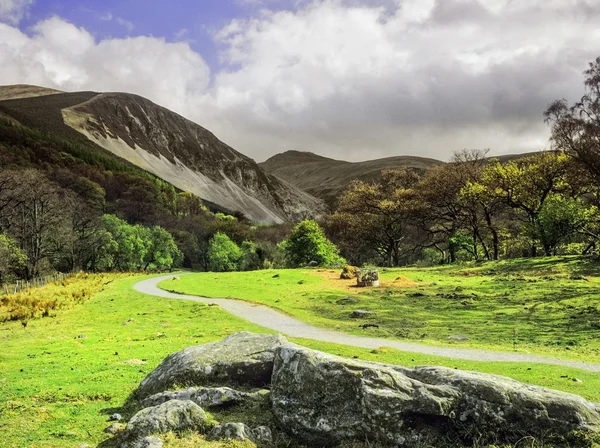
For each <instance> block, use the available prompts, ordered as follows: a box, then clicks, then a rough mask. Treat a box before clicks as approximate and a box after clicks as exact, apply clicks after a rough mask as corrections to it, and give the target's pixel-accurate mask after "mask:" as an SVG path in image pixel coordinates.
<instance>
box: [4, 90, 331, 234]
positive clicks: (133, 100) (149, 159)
mask: <svg viewBox="0 0 600 448" xmlns="http://www.w3.org/2000/svg"><path fill="white" fill-rule="evenodd" d="M16 87H17V86H9V87H5V88H3V90H0V95H2V92H6V93H5V95H6V96H7V97H8V94H9V92H11V91H12V92H13V98H15V97H16V98H20V99H12V100H4V101H0V113H2V114H3V115H5V116H10V117H11V118H13V119H15V120H18V121H20V122H21V123H24V124H26V125H27V126H29V127H32V128H36V129H40V130H42V131H46V132H51V133H53V134H56V135H60V136H61V137H67V138H68V139H75V140H77V139H82V138H85V139H86V141H88V142H93V144H94V146H96V145H97V146H99V147H101V148H103V149H104V150H105V151H108V152H109V153H111V154H113V155H114V156H117V157H119V158H122V159H125V160H127V161H128V162H130V163H131V164H133V165H135V166H137V167H140V168H142V169H144V170H146V171H148V172H150V173H152V174H154V175H156V176H158V177H160V178H162V179H163V180H165V181H167V182H169V183H171V184H172V185H174V186H175V187H177V188H179V189H181V190H183V191H188V192H190V193H194V194H196V195H197V196H199V197H201V198H202V199H204V200H207V201H209V202H212V203H214V204H217V205H218V206H220V207H222V208H223V209H226V210H229V211H240V212H242V213H243V214H244V215H246V216H247V217H248V218H249V219H251V220H252V221H254V222H258V223H279V222H283V221H288V220H289V221H294V220H297V219H300V218H302V217H305V216H316V215H320V214H322V213H324V212H325V210H326V207H325V205H324V203H323V202H322V201H320V200H318V199H316V198H314V197H312V196H310V195H309V194H307V193H305V192H303V191H301V190H299V189H298V188H296V187H294V186H292V185H290V184H288V183H286V182H285V181H283V180H281V179H278V178H276V177H275V176H272V175H269V174H267V173H266V172H265V171H264V170H263V169H262V168H261V167H260V166H258V164H257V163H256V162H254V161H253V160H252V159H250V158H248V157H246V156H244V155H243V154H240V153H239V152H237V151H235V150H234V149H233V148H231V147H229V146H228V145H226V144H225V143H223V142H221V141H220V140H219V139H217V138H216V137H215V136H214V135H213V134H212V133H211V132H209V131H208V130H206V129H204V128H203V127H201V126H199V125H197V124H195V123H193V122H192V121H190V120H187V119H185V118H184V117H182V116H180V115H178V114H176V113H174V112H171V111H170V110H168V109H166V108H163V107H161V106H158V105H156V104H154V103H152V102H151V101H149V100H147V99H145V98H142V97H139V96H136V95H131V94H125V93H96V92H78V93H55V92H48V91H45V93H44V89H41V88H39V89H38V90H36V88H32V87H29V88H27V89H23V88H20V89H18V88H16ZM15 92H16V94H18V96H14V95H15ZM34 93H37V96H34V95H33V94H34ZM49 93H53V94H49ZM27 95H29V96H30V97H29V98H24V96H27ZM40 95H43V96H40Z"/></svg>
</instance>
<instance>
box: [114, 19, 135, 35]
mask: <svg viewBox="0 0 600 448" xmlns="http://www.w3.org/2000/svg"><path fill="white" fill-rule="evenodd" d="M116 20H117V23H118V24H119V25H121V26H122V27H123V28H125V29H126V30H127V31H128V32H129V33H131V32H132V31H133V28H134V27H133V22H130V21H129V20H125V19H123V18H121V17H117V19H116Z"/></svg>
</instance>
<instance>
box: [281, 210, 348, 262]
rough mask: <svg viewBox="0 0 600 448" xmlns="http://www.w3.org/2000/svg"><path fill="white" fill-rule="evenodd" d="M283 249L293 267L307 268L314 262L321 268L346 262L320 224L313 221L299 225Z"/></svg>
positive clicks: (306, 221)
mask: <svg viewBox="0 0 600 448" xmlns="http://www.w3.org/2000/svg"><path fill="white" fill-rule="evenodd" d="M283 247H284V251H285V254H286V259H287V262H288V264H289V265H290V266H291V267H299V266H306V265H308V264H310V263H312V262H315V263H317V265H319V266H331V265H334V264H342V263H345V262H346V261H345V260H344V259H343V258H342V257H341V256H340V254H339V251H338V248H337V247H336V246H335V244H333V243H332V242H331V241H329V240H328V239H327V237H326V236H325V233H324V232H323V229H322V228H321V227H320V226H319V224H317V223H316V222H315V221H312V220H305V221H302V222H301V223H300V224H298V225H297V226H296V227H295V228H294V230H293V232H292V234H291V235H290V237H289V238H288V239H287V240H286V242H285V244H284V245H283Z"/></svg>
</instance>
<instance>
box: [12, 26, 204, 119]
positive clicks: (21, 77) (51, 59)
mask: <svg viewBox="0 0 600 448" xmlns="http://www.w3.org/2000/svg"><path fill="white" fill-rule="evenodd" d="M0 42H3V45H0V66H1V67H2V71H1V72H0V81H1V82H0V83H1V84H16V83H28V84H38V85H42V86H46V87H54V88H58V89H62V90H70V91H77V90H96V91H122V92H131V93H136V94H139V95H142V96H145V97H147V98H150V99H153V100H154V101H158V102H160V103H162V104H163V105H164V106H166V107H170V108H172V109H175V110H179V111H181V112H190V111H189V110H188V109H187V108H186V107H185V104H187V102H188V96H190V95H191V96H195V95H196V93H197V92H205V91H206V89H207V87H208V83H209V80H210V70H209V68H208V66H207V64H206V63H205V62H204V60H203V59H202V57H200V56H199V55H198V54H197V53H195V52H194V51H192V49H191V48H190V46H189V45H188V44H187V43H181V42H180V43H168V42H166V41H165V40H164V39H161V38H154V37H135V38H127V39H106V40H102V41H99V42H96V41H95V39H94V37H93V36H92V35H91V34H90V33H89V32H88V31H86V30H85V29H83V28H78V27H76V26H74V25H72V24H70V23H68V22H66V21H64V20H62V19H60V18H58V17H54V18H51V19H48V20H45V21H42V22H40V23H38V24H37V25H35V26H34V27H33V28H32V34H31V35H27V34H25V33H23V32H21V31H20V30H18V29H17V28H14V27H11V26H8V25H2V24H0ZM182 105H183V107H182Z"/></svg>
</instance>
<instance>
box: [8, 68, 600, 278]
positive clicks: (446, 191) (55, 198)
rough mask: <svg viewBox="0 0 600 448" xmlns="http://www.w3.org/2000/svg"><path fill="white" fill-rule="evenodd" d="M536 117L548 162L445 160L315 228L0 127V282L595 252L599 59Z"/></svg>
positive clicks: (402, 177) (465, 156) (372, 192)
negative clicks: (208, 199)
mask: <svg viewBox="0 0 600 448" xmlns="http://www.w3.org/2000/svg"><path fill="white" fill-rule="evenodd" d="M585 87H586V94H585V95H584V96H583V97H582V98H581V100H580V101H577V102H576V103H575V104H573V105H571V106H569V105H568V103H567V102H566V101H565V100H560V101H556V102H554V103H552V104H551V105H550V106H549V107H548V109H547V111H546V112H545V118H546V121H547V122H548V123H549V124H550V125H551V128H552V139H551V141H552V145H553V148H552V149H551V150H549V151H544V152H539V153H535V154H532V155H528V156H523V157H515V158H513V159H512V160H499V159H490V158H489V157H487V156H488V152H487V151H486V150H479V149H471V150H461V151H457V152H456V153H455V154H454V156H453V159H452V160H451V162H450V163H448V164H444V165H441V166H438V167H435V168H433V169H431V170H429V171H422V170H417V169H402V170H390V171H385V172H383V173H382V176H381V179H380V180H379V181H378V182H373V183H366V182H354V183H352V184H351V185H350V186H349V187H348V188H347V189H346V190H345V192H344V193H343V195H342V197H341V198H340V200H339V203H338V205H337V207H336V209H335V210H334V211H333V212H332V213H331V214H330V215H329V216H326V217H322V219H320V220H319V222H318V223H317V222H315V221H312V220H307V221H303V222H301V223H299V224H297V225H296V226H293V225H292V224H281V225H272V226H265V225H254V224H253V223H251V222H249V221H248V220H247V219H246V218H245V216H244V215H243V213H240V212H231V211H226V210H219V209H218V208H217V207H215V206H214V205H213V204H209V203H205V202H204V201H202V200H201V199H200V198H198V197H196V196H194V195H192V194H190V193H186V192H181V191H178V190H176V189H175V188H174V187H173V186H172V185H170V184H168V183H167V182H164V181H162V180H161V179H158V178H156V177H155V176H152V175H151V174H149V173H146V172H144V171H143V170H140V169H139V168H136V167H133V166H131V165H130V164H128V163H127V162H125V161H122V160H120V159H118V158H117V157H116V156H113V155H112V154H110V153H108V152H103V150H101V149H99V148H94V149H92V150H90V148H89V147H88V146H89V143H86V142H83V141H82V140H81V139H78V138H75V137H73V139H70V137H69V136H68V135H66V134H65V135H62V134H52V133H48V132H42V131H38V130H35V129H31V128H28V127H26V126H23V125H20V124H18V123H15V122H14V121H12V120H9V119H3V118H0V282H2V281H6V280H7V279H9V277H19V278H25V279H28V278H32V277H35V276H39V275H44V274H47V273H49V272H53V271H61V272H71V271H76V270H85V271H130V270H145V269H170V268H173V267H178V266H184V267H187V268H191V269H195V270H212V271H234V270H253V269H265V268H276V267H297V266H304V265H307V264H318V265H340V264H343V263H345V262H349V263H352V264H354V265H364V264H374V265H386V266H399V265H403V264H410V263H415V262H426V263H453V262H457V261H461V260H498V259H501V258H514V257H524V256H540V255H553V254H585V253H592V252H595V250H596V245H597V241H598V237H599V236H600V213H599V208H600V191H599V188H600V58H599V59H597V60H596V61H594V62H592V63H591V64H590V66H589V68H588V70H586V71H585Z"/></svg>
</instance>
